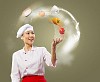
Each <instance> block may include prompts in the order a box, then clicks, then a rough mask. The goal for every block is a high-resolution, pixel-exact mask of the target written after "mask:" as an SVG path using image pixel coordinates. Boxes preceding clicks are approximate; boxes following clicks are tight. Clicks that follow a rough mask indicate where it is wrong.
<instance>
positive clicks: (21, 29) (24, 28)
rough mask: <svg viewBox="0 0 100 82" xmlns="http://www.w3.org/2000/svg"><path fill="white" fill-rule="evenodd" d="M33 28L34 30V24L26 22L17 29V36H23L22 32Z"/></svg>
mask: <svg viewBox="0 0 100 82" xmlns="http://www.w3.org/2000/svg"><path fill="white" fill-rule="evenodd" d="M29 30H32V31H33V32H34V29H33V26H31V25H30V24H25V25H23V26H21V27H20V28H19V30H18V31H17V36H16V37H17V38H19V37H21V36H22V34H23V33H24V32H26V31H29Z"/></svg>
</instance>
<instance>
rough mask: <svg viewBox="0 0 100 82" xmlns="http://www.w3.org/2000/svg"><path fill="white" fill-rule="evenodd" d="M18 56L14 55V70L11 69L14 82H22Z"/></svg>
mask: <svg viewBox="0 0 100 82" xmlns="http://www.w3.org/2000/svg"><path fill="white" fill-rule="evenodd" d="M16 55H17V54H15V53H14V54H13V56H12V68H11V75H10V76H11V81H12V82H20V73H19V69H18V64H17V59H16V57H17V56H16Z"/></svg>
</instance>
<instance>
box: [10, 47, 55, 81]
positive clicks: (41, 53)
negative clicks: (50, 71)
mask: <svg viewBox="0 0 100 82" xmlns="http://www.w3.org/2000/svg"><path fill="white" fill-rule="evenodd" d="M44 62H45V63H46V64H47V65H48V66H53V64H52V62H51V54H50V53H49V52H48V51H47V49H46V48H45V47H32V49H31V50H30V51H28V52H25V51H24V49H21V50H18V51H16V52H15V53H14V54H13V56H12V69H11V80H12V82H20V78H22V77H24V76H26V75H44V73H45V70H44ZM53 67H55V66H53Z"/></svg>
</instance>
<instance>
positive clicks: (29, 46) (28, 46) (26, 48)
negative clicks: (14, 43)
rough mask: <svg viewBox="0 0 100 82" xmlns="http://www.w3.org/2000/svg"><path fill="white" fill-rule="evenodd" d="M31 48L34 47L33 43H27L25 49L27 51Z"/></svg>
mask: <svg viewBox="0 0 100 82" xmlns="http://www.w3.org/2000/svg"><path fill="white" fill-rule="evenodd" d="M31 48H32V45H28V44H25V46H24V50H25V51H26V52H27V51H29V50H31Z"/></svg>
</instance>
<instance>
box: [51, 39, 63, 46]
mask: <svg viewBox="0 0 100 82" xmlns="http://www.w3.org/2000/svg"><path fill="white" fill-rule="evenodd" d="M62 40H63V39H61V38H56V39H53V43H54V44H55V45H57V44H59V43H60V42H62Z"/></svg>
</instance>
